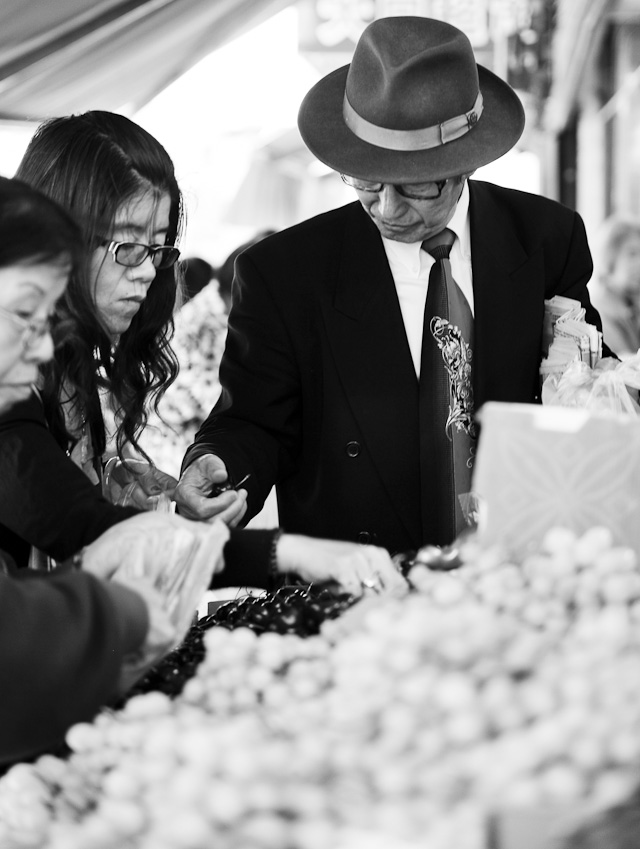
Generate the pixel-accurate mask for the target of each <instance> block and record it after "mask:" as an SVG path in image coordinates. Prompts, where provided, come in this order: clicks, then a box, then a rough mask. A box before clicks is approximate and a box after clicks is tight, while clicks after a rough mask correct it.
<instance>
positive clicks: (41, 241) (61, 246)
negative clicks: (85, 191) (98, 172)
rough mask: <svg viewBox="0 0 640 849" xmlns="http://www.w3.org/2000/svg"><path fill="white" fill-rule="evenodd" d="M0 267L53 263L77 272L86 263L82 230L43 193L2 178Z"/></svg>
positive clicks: (71, 271) (17, 181)
mask: <svg viewBox="0 0 640 849" xmlns="http://www.w3.org/2000/svg"><path fill="white" fill-rule="evenodd" d="M0 234H1V236H2V238H0V268H7V267H9V266H12V265H39V264H41V263H54V264H59V265H61V266H67V267H68V268H69V270H70V273H74V272H75V273H77V271H78V270H79V269H80V268H81V267H82V264H83V261H84V255H85V254H84V248H83V244H82V235H81V233H80V228H79V227H78V226H77V224H76V222H75V221H74V220H73V219H72V218H71V216H70V215H69V214H68V213H67V212H66V211H65V210H64V209H62V207H60V206H59V205H58V204H57V203H55V202H54V201H52V200H51V199H50V198H48V197H47V196H46V195H43V194H42V192H39V191H37V190H36V189H34V188H33V187H32V186H29V185H27V183H24V182H22V180H12V179H9V178H8V177H0Z"/></svg>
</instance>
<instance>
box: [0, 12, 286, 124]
mask: <svg viewBox="0 0 640 849" xmlns="http://www.w3.org/2000/svg"><path fill="white" fill-rule="evenodd" d="M291 3H292V0H55V2H53V0H44V2H43V0H2V3H1V4H0V118H4V119H12V120H42V119H43V118H47V117H50V116H55V115H64V114H68V113H71V112H82V111H85V110H87V109H107V110H111V111H115V112H122V113H125V114H132V113H133V112H135V111H136V110H138V109H139V108H140V107H141V106H143V105H144V104H145V103H147V102H148V101H149V100H151V99H152V98H153V97H154V96H155V95H157V94H158V93H159V92H160V91H162V90H163V89H164V88H166V87H167V86H168V85H169V84H170V83H172V82H173V81H174V80H176V79H177V78H178V77H179V76H181V75H182V74H184V73H185V72H186V71H188V70H189V69H190V68H191V67H193V65H195V64H196V63H197V62H198V61H200V60H201V59H202V58H204V57H205V56H206V55H207V54H209V53H211V52H212V51H213V50H215V49H216V48H218V47H220V46H222V45H223V44H225V43H226V42H228V41H229V40H230V39H232V38H235V37H237V36H238V35H241V34H242V33H243V32H245V31H246V30H248V29H250V28H251V27H253V26H255V25H257V24H259V23H261V22H262V21H264V20H265V19H266V18H268V17H269V16H270V15H273V14H275V13H277V12H279V11H280V10H281V9H284V8H285V7H286V6H289V5H290V4H291ZM247 62H251V57H250V56H247ZM259 70H260V69H259V68H256V73H259ZM220 84H221V85H225V84H226V81H224V80H221V81H220ZM176 120H180V118H179V116H176Z"/></svg>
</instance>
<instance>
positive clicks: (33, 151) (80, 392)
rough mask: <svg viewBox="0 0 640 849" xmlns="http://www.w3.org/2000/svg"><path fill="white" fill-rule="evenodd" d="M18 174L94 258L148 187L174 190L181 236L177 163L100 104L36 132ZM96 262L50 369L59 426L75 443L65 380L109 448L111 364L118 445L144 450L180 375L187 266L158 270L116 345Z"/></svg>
mask: <svg viewBox="0 0 640 849" xmlns="http://www.w3.org/2000/svg"><path fill="white" fill-rule="evenodd" d="M16 176H18V177H19V178H21V179H22V180H24V181H25V182H27V183H29V184H31V185H33V186H35V187H36V188H38V189H39V190H40V191H42V192H44V193H45V194H47V195H48V196H49V197H51V198H53V199H54V200H55V201H57V202H58V203H60V204H61V205H62V206H63V207H65V209H67V210H69V212H70V213H71V214H72V215H73V216H74V217H75V218H76V220H77V221H78V222H79V224H80V226H81V228H82V231H83V237H84V244H85V249H86V252H87V257H89V256H90V255H91V253H92V252H93V251H94V250H95V249H96V248H97V247H98V246H99V245H100V244H101V243H102V242H103V241H104V239H105V238H107V237H109V235H110V234H111V232H112V231H113V226H114V222H115V219H116V214H117V212H118V210H119V209H120V208H121V207H122V205H123V204H126V203H127V202H128V201H130V200H131V199H133V198H134V197H135V196H137V195H138V194H140V192H144V191H152V192H153V193H154V194H155V195H156V196H157V197H158V198H159V197H161V196H162V195H164V194H168V196H169V198H170V200H171V206H170V214H169V231H168V233H167V238H166V244H170V245H175V244H178V243H179V240H180V236H181V232H182V228H183V224H184V210H183V202H182V195H181V193H180V189H179V187H178V184H177V181H176V177H175V172H174V166H173V162H172V161H171V158H170V156H169V155H168V153H167V152H166V150H165V149H164V147H163V146H162V145H161V144H160V143H159V142H158V141H157V140H156V139H155V138H154V137H153V136H152V135H151V134H150V133H148V132H147V131H146V130H144V129H143V128H142V127H140V126H139V125H138V124H135V123H134V122H133V121H131V120H129V119H128V118H126V117H124V116H122V115H117V114H115V113H112V112H102V111H92V112H86V113H84V114H82V115H71V116H66V117H62V118H54V119H51V120H49V121H46V122H45V123H43V124H42V125H41V126H40V127H39V128H38V129H37V131H36V132H35V134H34V136H33V138H32V139H31V142H30V143H29V145H28V147H27V150H26V152H25V154H24V157H23V159H22V162H21V163H20V166H19V168H18V171H17V174H16ZM88 268H89V264H88V262H87V263H86V264H85V268H84V270H83V271H82V272H81V273H79V274H75V275H74V276H73V277H72V279H71V282H70V285H69V287H68V289H67V292H66V294H65V296H64V298H63V300H62V302H61V310H60V312H61V319H60V323H59V326H58V327H57V331H58V332H57V334H56V335H55V336H54V340H55V342H56V352H55V357H54V360H53V361H52V363H51V364H49V365H48V366H43V374H44V390H43V395H44V398H45V404H46V406H47V412H48V415H49V418H50V422H51V425H52V429H53V430H54V432H56V435H57V436H59V438H60V441H61V442H64V441H65V440H67V441H68V439H69V434H68V433H67V432H66V429H65V428H64V425H63V422H62V416H61V414H60V408H59V393H60V390H61V387H62V386H63V385H64V387H65V390H66V391H67V392H69V391H70V392H71V393H72V397H73V399H74V403H76V404H77V407H78V410H80V411H82V412H83V413H84V414H85V415H86V417H87V421H88V422H89V425H90V428H91V434H92V439H93V441H94V446H95V448H96V451H97V453H102V452H103V451H104V448H105V433H104V425H103V421H102V416H101V412H100V403H99V398H98V387H99V385H100V383H101V381H102V382H104V377H102V378H101V376H100V372H101V371H102V373H103V375H106V383H107V385H108V387H109V389H110V391H111V394H112V398H113V400H114V402H115V405H116V407H117V408H118V420H119V426H118V431H117V434H116V440H117V447H118V452H119V453H122V450H123V447H124V445H125V443H127V442H129V443H131V444H132V445H133V446H134V448H137V449H138V450H140V451H142V449H141V448H140V446H139V444H138V438H139V436H140V433H141V431H142V429H143V428H144V426H145V424H146V422H147V419H148V415H149V411H150V410H151V409H153V410H156V411H157V407H158V402H159V400H160V398H161V397H162V395H163V393H164V392H165V390H166V389H167V387H168V386H169V385H170V384H171V383H172V382H173V381H174V380H175V378H176V376H177V373H178V362H177V359H176V356H175V353H174V352H173V349H172V348H171V345H170V340H171V337H172V335H173V329H174V328H173V313H174V309H175V305H176V299H177V297H178V296H179V290H180V269H179V266H178V265H176V266H174V267H171V268H166V269H158V271H157V272H156V276H155V279H154V281H153V283H152V285H151V286H150V288H149V291H148V294H147V297H146V299H145V301H144V302H143V304H142V305H141V307H140V310H139V311H138V313H137V314H136V316H135V318H134V319H133V321H132V322H131V325H130V327H129V328H128V330H127V331H126V332H125V333H123V334H122V336H121V337H120V339H119V341H118V344H117V345H116V346H115V347H114V346H113V345H112V341H111V339H110V337H109V335H108V333H107V331H106V328H105V327H104V325H103V323H102V322H101V320H100V318H99V316H98V314H97V311H96V308H95V305H94V299H93V283H92V280H91V278H90V276H89V274H88ZM142 453H143V454H144V451H142ZM145 456H146V455H145Z"/></svg>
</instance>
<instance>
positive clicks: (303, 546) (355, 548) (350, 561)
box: [276, 534, 409, 596]
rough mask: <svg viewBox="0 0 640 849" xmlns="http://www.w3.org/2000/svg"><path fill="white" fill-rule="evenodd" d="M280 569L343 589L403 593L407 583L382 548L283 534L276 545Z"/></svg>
mask: <svg viewBox="0 0 640 849" xmlns="http://www.w3.org/2000/svg"><path fill="white" fill-rule="evenodd" d="M276 558H277V566H278V571H279V572H295V573H296V574H297V575H299V576H300V577H301V578H302V579H303V580H305V581H308V582H309V583H316V582H317V583H324V582H327V581H335V582H336V583H337V584H339V585H340V587H342V589H343V590H345V592H348V593H350V594H351V595H355V596H361V595H362V594H363V593H366V592H388V593H392V594H393V595H404V594H405V593H407V592H408V589H409V586H408V584H407V582H406V581H405V579H404V578H403V576H402V575H401V574H400V572H399V571H398V569H397V567H396V566H395V564H394V563H393V561H392V559H391V557H390V555H389V553H388V552H387V551H386V550H385V549H384V548H378V547H377V546H374V545H360V544H359V543H355V542H341V541H339V540H329V539H315V538H314V537H305V536H298V535H297V534H283V535H282V536H281V537H280V539H279V540H278V544H277V548H276Z"/></svg>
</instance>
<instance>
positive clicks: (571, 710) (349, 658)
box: [0, 529, 640, 849]
mask: <svg viewBox="0 0 640 849" xmlns="http://www.w3.org/2000/svg"><path fill="white" fill-rule="evenodd" d="M419 560H420V558H419V557H418V558H417V561H416V563H415V565H413V567H412V569H411V571H410V573H409V578H410V581H411V584H412V586H413V590H412V592H411V593H409V595H407V596H406V597H404V598H389V597H385V596H383V595H378V596H374V597H368V598H365V599H363V600H362V601H359V602H357V603H356V604H353V605H352V606H350V607H349V609H347V610H345V612H343V613H342V615H340V616H338V617H337V618H333V619H331V618H327V620H326V621H325V622H324V623H323V624H322V625H320V627H319V631H318V633H316V634H313V633H312V634H311V635H309V636H306V637H301V636H298V634H296V633H275V632H273V631H269V629H268V628H267V629H262V630H261V629H255V628H254V629H252V628H249V627H245V626H243V623H242V619H241V618H238V619H237V620H236V621H234V622H232V623H229V622H227V627H224V626H223V625H218V626H216V627H209V628H205V629H203V633H202V642H203V645H204V656H203V659H202V661H201V662H200V663H199V665H198V666H197V669H196V670H195V674H194V675H193V676H192V677H191V678H189V680H187V681H186V683H185V684H184V687H183V689H182V692H181V693H180V694H179V695H177V696H175V697H174V698H172V697H171V696H170V695H168V694H167V693H166V692H159V691H155V692H154V691H149V692H145V693H141V694H137V695H134V696H132V697H131V698H130V699H129V700H128V702H127V703H126V704H125V705H124V706H123V707H122V708H121V709H119V710H117V711H104V712H102V713H101V714H100V715H99V716H98V717H97V718H96V719H95V721H94V722H93V723H91V724H83V725H76V726H74V727H73V728H72V729H71V730H70V731H69V733H68V735H67V743H68V746H69V749H70V753H69V755H68V756H67V757H65V758H58V757H54V756H53V755H44V756H42V757H40V758H39V759H38V760H36V761H35V762H34V763H32V764H20V765H17V766H15V767H13V768H12V769H11V770H9V772H8V773H7V774H6V775H5V776H4V777H3V778H2V779H0V846H2V847H3V849H17V847H20V849H25V847H38V849H45V847H46V849H209V847H215V849H240V847H241V849H391V847H393V849H418V847H423V848H424V849H485V847H486V846H487V822H488V820H490V819H491V815H493V814H496V813H497V814H502V813H505V812H513V811H517V810H525V811H532V810H534V811H535V810H537V811H543V812H544V811H547V810H552V809H553V810H557V809H558V808H560V809H562V810H566V811H571V812H572V814H573V816H574V817H575V818H576V819H575V820H573V821H572V822H573V826H572V827H578V826H579V827H580V828H583V829H584V826H585V818H586V817H598V816H599V815H600V816H601V817H602V816H604V815H605V813H606V812H607V811H608V810H610V809H611V808H612V807H613V806H616V805H620V804H621V803H624V801H625V800H629V799H631V798H633V797H634V793H635V792H636V788H637V786H638V783H639V779H640V571H639V569H638V566H637V563H636V558H635V555H634V554H633V553H632V552H631V551H629V550H627V549H617V548H614V547H613V546H612V545H611V540H610V537H609V535H608V533H607V532H606V531H604V530H601V529H594V530H593V531H591V532H589V533H587V534H586V535H585V536H584V537H582V538H580V539H576V538H575V537H574V536H572V535H571V534H570V533H568V532H565V531H561V530H556V531H553V532H550V533H549V534H548V535H547V537H546V539H545V541H544V545H543V548H542V549H541V551H540V552H537V553H535V554H531V555H530V556H529V557H527V558H526V559H525V560H524V561H523V562H520V563H514V562H512V561H510V560H509V559H508V557H507V556H506V555H505V553H504V552H503V551H501V550H499V549H497V548H492V549H486V550H485V549H483V548H481V547H480V546H479V545H478V543H477V542H475V541H474V540H470V541H468V542H467V543H466V544H465V546H464V548H463V551H462V561H463V563H462V565H461V567H460V568H458V569H455V570H453V571H445V572H443V571H434V570H432V569H429V568H428V567H427V566H426V565H421V564H420V562H419ZM316 630H317V629H316ZM635 798H636V799H637V798H638V796H637V795H636V796H635ZM494 821H495V820H494ZM567 822H568V820H567ZM559 827H560V826H559ZM562 827H565V828H569V826H568V825H567V824H566V822H565V823H564V824H563V826H562ZM527 837H528V838H529V842H528V843H527V844H526V845H527V846H534V845H535V844H534V843H533V842H531V834H529V835H527ZM614 838H615V829H614V831H613V836H612V834H611V833H609V837H608V843H607V849H617V847H616V843H615V840H614ZM566 839H567V841H568V842H567V843H566V844H565V845H567V846H569V845H573V844H571V842H570V841H571V838H570V837H569V836H567V838H566ZM540 841H541V842H540V844H539V845H540V849H543V847H545V844H544V842H543V836H542V832H541V834H540ZM494 845H495V844H494ZM555 845H562V843H560V844H554V846H555ZM576 845H578V844H576ZM580 845H582V844H580ZM620 845H622V844H620ZM499 849H517V847H516V846H512V845H509V846H504V847H503V846H502V845H500V847H499Z"/></svg>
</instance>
